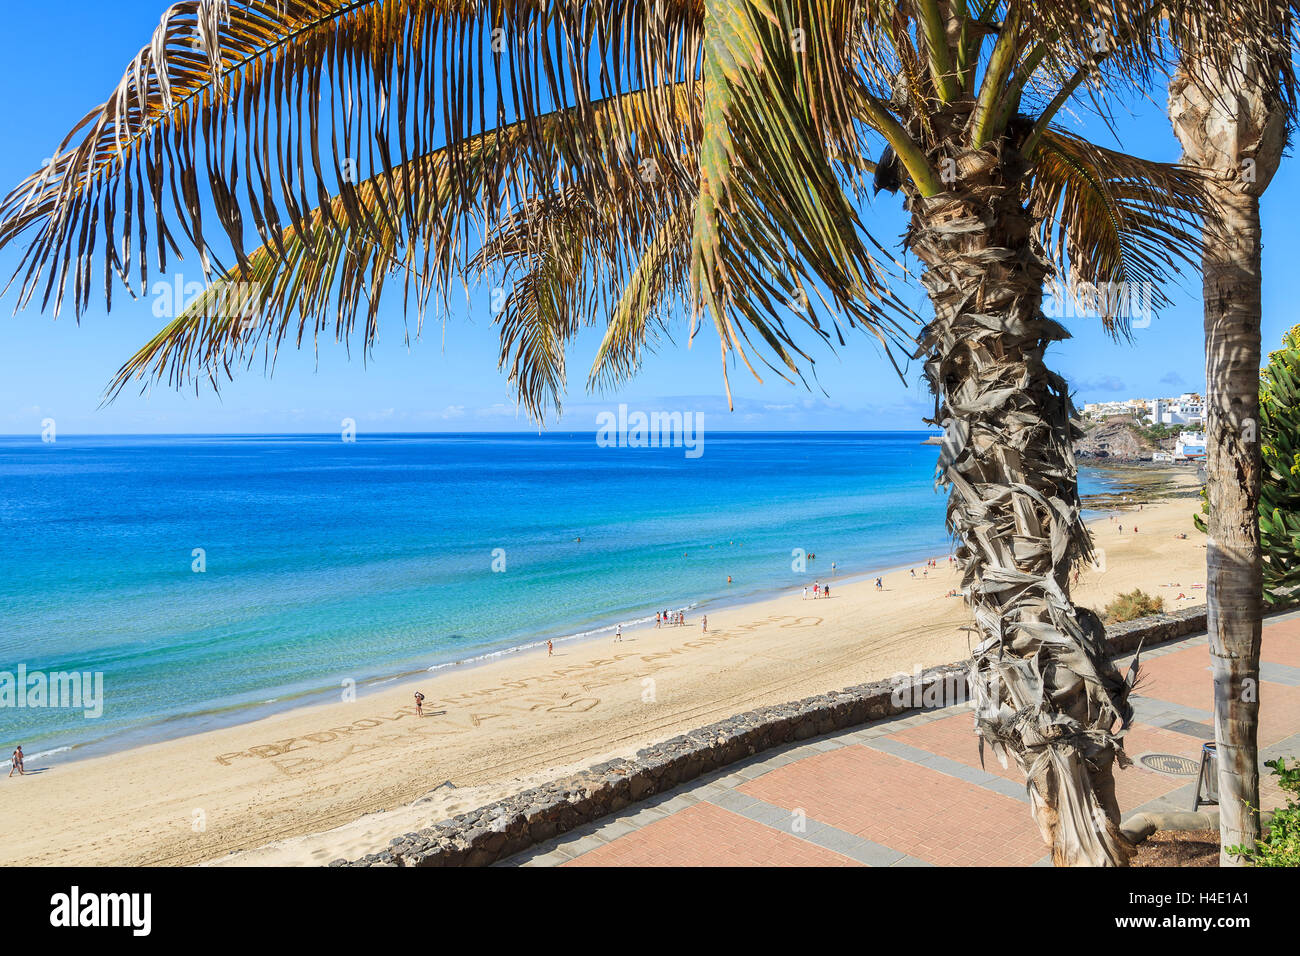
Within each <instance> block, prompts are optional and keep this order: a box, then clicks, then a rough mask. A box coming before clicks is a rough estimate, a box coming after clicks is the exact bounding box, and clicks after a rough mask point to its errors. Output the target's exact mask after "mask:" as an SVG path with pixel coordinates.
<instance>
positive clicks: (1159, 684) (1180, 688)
mask: <svg viewBox="0 0 1300 956" xmlns="http://www.w3.org/2000/svg"><path fill="white" fill-rule="evenodd" d="M1136 693H1137V695H1138V696H1140V697H1154V698H1156V699H1157V700H1165V701H1169V702H1170V703H1171V704H1182V705H1183V706H1184V707H1196V708H1198V709H1200V710H1205V711H1211V712H1212V711H1213V710H1214V684H1213V678H1212V677H1211V675H1210V648H1209V646H1208V645H1205V644H1202V645H1200V646H1199V647H1188V648H1184V649H1183V650H1181V651H1174V652H1173V653H1172V654H1165V655H1163V656H1161V657H1147V658H1143V659H1142V660H1141V662H1140V663H1139V665H1138V685H1137V691H1136Z"/></svg>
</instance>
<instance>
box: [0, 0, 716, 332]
mask: <svg viewBox="0 0 1300 956" xmlns="http://www.w3.org/2000/svg"><path fill="white" fill-rule="evenodd" d="M700 29H701V11H699V10H698V9H696V4H695V3H694V2H692V0H642V2H638V3H635V4H629V3H625V2H622V0H552V2H539V0H475V2H464V0H186V2H182V3H178V4H176V5H174V6H173V7H172V8H170V9H169V10H168V11H167V13H166V14H164V17H163V20H162V23H161V24H160V25H159V27H158V29H157V30H156V31H155V33H154V36H153V39H152V41H151V43H150V44H149V46H148V47H146V48H145V49H144V50H142V51H141V53H140V54H139V55H138V56H137V57H136V58H135V59H134V60H133V61H132V63H131V64H130V65H129V67H128V69H127V71H126V73H125V75H124V77H123V79H122V81H121V82H120V83H119V85H118V87H117V89H116V90H115V91H114V93H113V95H112V97H111V98H110V99H109V100H108V102H106V103H105V104H104V105H103V106H101V107H99V108H97V109H96V110H94V111H92V112H91V113H90V114H88V115H87V117H86V118H85V119H84V120H83V121H82V122H81V123H80V124H78V125H77V127H76V128H74V130H73V131H72V133H71V134H69V136H68V138H67V139H66V140H65V141H64V143H63V145H62V146H61V147H60V149H59V150H58V152H57V154H56V156H55V157H54V160H53V162H52V163H51V164H50V165H49V166H48V167H47V168H46V169H45V170H43V171H42V172H40V173H37V174H36V175H34V176H32V177H30V178H29V179H27V180H26V181H24V183H22V184H20V185H19V187H18V188H17V189H15V190H14V191H13V192H12V193H10V195H9V196H8V197H7V198H6V199H5V200H4V201H3V202H0V248H3V247H5V246H7V245H9V244H11V243H14V242H16V241H17V240H18V239H19V238H20V237H24V238H29V240H30V241H29V242H28V243H27V245H26V248H25V250H24V253H23V255H22V257H21V260H20V263H19V266H18V268H17V270H16V271H15V274H14V281H19V280H20V292H19V296H18V299H19V302H18V304H19V307H22V306H24V305H26V304H28V303H29V302H30V301H31V299H32V297H33V296H34V295H35V294H36V293H37V292H38V291H41V290H43V291H41V299H40V301H41V305H42V307H50V306H52V308H53V310H54V311H55V312H56V313H57V312H58V311H59V310H60V309H61V307H62V305H63V302H64V296H65V291H66V289H67V287H68V286H71V293H72V302H73V304H74V307H75V310H76V311H77V314H80V313H81V311H82V310H83V309H84V308H85V307H86V305H87V304H88V302H89V298H90V295H91V291H92V289H93V287H94V286H93V284H94V281H95V278H96V277H95V276H94V273H95V272H96V266H98V268H99V270H100V271H102V273H103V276H102V278H103V281H104V284H105V296H106V299H107V301H108V303H109V305H110V306H111V298H112V288H113V284H114V283H113V280H112V276H116V277H117V278H118V279H119V280H120V281H121V282H122V283H123V284H124V286H125V287H126V288H127V289H128V290H129V291H132V294H137V293H136V292H135V291H134V289H135V288H137V286H136V283H137V282H138V289H139V292H138V294H143V292H144V290H145V289H146V288H147V286H148V277H149V270H150V267H151V264H150V261H149V259H150V257H149V255H148V252H147V250H148V249H149V244H150V238H151V239H152V242H153V246H154V256H153V259H154V262H153V264H152V265H153V268H156V269H158V270H163V271H165V270H166V269H167V267H168V266H167V260H168V256H169V254H170V255H172V256H177V257H179V256H182V255H183V254H184V251H187V249H186V247H189V248H192V249H194V250H196V251H197V252H198V254H199V260H200V265H201V268H202V271H203V274H204V276H205V277H210V276H211V275H212V274H214V273H221V272H226V271H228V267H227V266H226V265H224V264H223V261H222V260H223V258H226V257H231V258H233V261H234V262H235V263H237V264H238V265H239V266H241V267H243V268H248V266H249V262H248V256H247V254H246V253H245V250H246V249H247V248H249V247H251V245H254V244H255V245H263V246H265V245H268V244H270V245H272V246H274V247H275V248H276V250H277V254H278V253H279V244H280V242H281V239H282V236H283V234H284V232H285V231H286V229H288V228H293V229H294V230H295V231H297V232H299V233H300V235H301V238H302V240H303V241H304V242H305V243H307V244H308V245H309V246H310V245H312V244H313V242H314V235H313V234H312V233H311V232H309V231H307V229H306V223H307V220H308V219H309V211H310V210H312V209H313V208H314V207H321V208H324V209H325V210H326V216H333V215H334V214H335V210H334V209H333V208H332V207H331V206H330V204H329V200H330V197H331V196H339V197H340V198H341V199H342V200H343V201H342V203H341V204H340V205H339V207H338V209H337V212H338V214H339V215H342V216H345V217H352V216H357V215H360V216H362V217H363V218H372V217H382V218H385V219H389V220H405V221H404V222H402V223H400V224H399V223H391V224H390V225H388V226H387V228H388V229H390V230H391V231H393V232H396V233H399V234H404V233H409V232H410V231H412V229H413V223H412V220H413V219H414V218H415V216H416V209H415V205H414V197H415V195H416V193H417V190H415V189H413V188H411V186H410V184H400V185H394V184H392V183H391V182H390V185H389V189H390V191H391V192H393V193H396V192H401V193H402V194H403V195H404V196H405V197H406V201H405V202H403V203H386V204H381V205H377V206H375V207H374V208H371V209H368V210H367V209H363V208H362V207H361V203H360V200H357V199H355V197H354V196H353V195H352V194H353V193H354V191H355V184H357V183H360V182H364V181H367V180H369V179H371V178H373V177H375V176H378V175H387V176H390V177H391V176H393V175H398V174H400V171H402V170H405V169H408V168H409V167H408V165H407V164H408V163H409V162H410V161H411V159H412V157H420V156H427V155H429V154H430V153H432V152H433V151H434V150H436V149H440V148H446V149H447V150H448V163H449V165H450V166H451V168H452V169H454V170H456V171H457V175H453V176H451V177H450V181H451V182H452V183H453V184H456V186H455V188H453V189H451V190H450V191H449V194H448V196H447V197H446V201H445V202H444V203H443V205H442V206H441V207H439V208H438V209H437V210H435V212H436V215H437V217H438V220H439V225H440V227H441V228H442V229H443V230H444V231H445V232H446V233H447V235H448V236H449V237H460V238H461V239H466V235H465V233H466V231H467V229H468V227H469V226H470V224H471V222H472V221H473V217H472V213H473V211H474V210H479V209H483V208H484V207H496V208H499V207H501V206H503V205H508V204H509V201H510V197H513V200H514V201H518V200H519V199H520V198H521V197H522V196H524V195H527V194H532V193H536V192H538V191H539V190H545V189H554V188H557V187H556V186H555V185H554V184H555V182H556V178H557V174H558V173H559V172H560V171H561V170H563V169H564V168H566V167H567V168H572V169H580V170H581V171H582V180H583V182H582V185H583V188H584V189H585V190H586V191H587V193H588V195H589V198H591V199H592V200H593V201H595V200H597V199H599V200H601V201H617V196H616V195H614V191H613V186H612V182H611V179H610V177H608V176H606V175H604V174H603V171H602V170H601V169H599V168H596V167H594V166H592V165H591V164H584V163H583V162H582V159H581V157H582V156H584V155H585V154H587V153H588V152H591V151H593V150H594V147H593V146H592V141H593V140H594V139H596V138H598V136H599V130H597V129H596V128H595V127H594V125H593V124H594V122H595V115H596V112H597V111H596V110H595V109H594V106H593V104H594V103H595V102H596V101H598V100H602V99H604V100H608V101H610V102H613V103H616V104H621V103H622V102H623V100H622V95H623V94H625V93H627V92H630V91H642V93H643V99H644V100H646V102H645V103H644V104H641V105H639V106H638V109H641V110H642V112H643V114H644V115H643V119H644V121H645V122H646V123H648V124H649V126H650V128H651V129H652V130H653V131H654V133H655V136H654V139H655V140H657V141H663V142H667V141H669V140H670V139H671V138H672V136H673V135H674V134H680V133H681V131H682V124H681V123H680V119H679V116H678V115H677V111H676V109H675V106H676V103H677V100H678V97H679V94H678V93H677V92H676V90H675V86H676V85H677V84H685V85H687V86H688V87H691V88H692V89H693V87H694V84H695V77H696V69H695V63H696V62H697V60H698V55H697V53H698V50H699V47H700ZM557 113H558V115H559V116H560V117H561V118H562V119H561V122H562V123H563V125H564V126H565V129H564V130H563V132H562V133H557V132H555V131H554V130H553V129H552V130H551V132H550V136H549V138H547V136H546V133H545V131H544V126H545V124H543V122H542V118H543V117H546V116H548V115H552V114H557ZM632 120H633V117H632V116H630V115H618V116H615V117H613V122H614V123H615V124H616V125H618V126H620V127H626V126H628V125H630V123H631V122H632ZM512 123H521V124H523V132H524V134H525V135H526V137H528V138H529V140H530V142H531V144H532V146H533V147H534V148H532V149H527V150H522V149H521V150H517V151H514V152H512V153H510V154H509V158H508V159H503V160H502V161H501V162H498V163H492V162H484V163H483V170H482V174H481V175H479V176H475V177H462V176H460V175H459V170H460V168H461V166H462V165H463V164H464V163H466V162H467V161H468V157H467V155H466V151H467V150H471V149H472V146H469V145H463V144H469V143H470V142H471V141H472V140H474V138H475V137H477V136H480V135H482V134H484V133H487V132H490V131H491V130H494V129H500V128H502V127H505V126H508V125H510V124H512ZM550 125H551V126H554V124H553V123H552V124H550ZM624 142H625V143H627V145H628V148H629V149H635V140H634V139H632V138H630V137H625V138H624ZM620 159H621V161H622V162H624V163H633V162H635V161H636V159H637V157H636V156H635V155H634V154H630V155H625V156H623V157H621V158H620ZM687 172H693V171H685V170H684V169H683V168H682V167H680V166H677V167H672V166H670V167H669V168H666V169H665V170H664V175H665V176H667V175H670V174H674V173H675V174H679V175H682V174H686V173H687ZM426 212H427V210H426ZM493 215H494V213H492V212H490V211H489V212H488V213H487V214H486V216H487V218H488V219H489V220H491V218H492V217H493ZM214 219H215V222H216V224H217V225H218V226H219V227H220V228H219V229H215V230H214V228H213V220H214ZM250 230H251V231H252V232H254V233H255V234H256V240H257V241H256V243H253V244H250V243H249V237H248V236H247V235H246V231H250ZM150 232H152V236H150V235H149V233H150ZM452 241H453V240H452V238H448V239H447V240H446V242H448V243H451V242H452ZM136 272H138V275H136V276H135V277H134V278H132V274H133V273H136ZM446 278H447V276H446V275H445V274H438V275H435V276H432V277H431V280H434V281H436V280H441V279H446Z"/></svg>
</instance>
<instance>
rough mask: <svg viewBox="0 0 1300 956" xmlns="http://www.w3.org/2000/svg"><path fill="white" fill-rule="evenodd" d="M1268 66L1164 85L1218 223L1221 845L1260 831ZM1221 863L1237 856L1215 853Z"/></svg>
mask: <svg viewBox="0 0 1300 956" xmlns="http://www.w3.org/2000/svg"><path fill="white" fill-rule="evenodd" d="M1277 84H1278V80H1277V74H1276V71H1275V70H1274V69H1273V68H1272V66H1270V65H1269V64H1260V63H1257V62H1255V61H1254V60H1253V59H1251V58H1250V57H1249V56H1248V55H1247V53H1246V51H1245V50H1242V51H1241V53H1240V55H1239V56H1238V58H1237V61H1236V64H1235V65H1234V66H1233V67H1232V68H1231V69H1228V70H1226V71H1224V70H1220V69H1218V68H1216V67H1215V66H1214V65H1213V64H1211V63H1209V62H1208V61H1205V60H1200V59H1196V58H1194V57H1193V58H1189V59H1187V60H1185V61H1184V62H1183V63H1182V65H1181V66H1180V68H1179V71H1178V73H1177V75H1176V76H1175V77H1174V79H1173V80H1172V81H1171V82H1170V84H1169V119H1170V122H1171V123H1172V125H1173V128H1174V133H1175V135H1177V137H1178V140H1179V142H1180V143H1181V144H1182V146H1183V159H1184V162H1188V163H1190V164H1191V165H1194V166H1197V167H1199V168H1200V169H1201V170H1202V171H1203V173H1204V176H1205V182H1206V188H1207V190H1208V191H1209V194H1210V197H1211V199H1212V200H1213V201H1214V203H1215V206H1216V213H1217V215H1218V217H1219V222H1218V223H1213V224H1211V225H1210V226H1209V227H1207V228H1206V229H1205V236H1204V251H1203V253H1202V268H1201V271H1202V276H1203V279H1202V281H1203V292H1204V299H1205V387H1206V392H1207V395H1206V399H1207V401H1206V419H1207V423H1206V435H1205V439H1206V441H1205V444H1206V452H1207V454H1206V458H1207V460H1206V475H1207V478H1208V481H1207V488H1206V497H1207V498H1208V500H1209V516H1208V520H1207V528H1206V530H1207V532H1208V535H1209V540H1208V542H1207V552H1206V562H1207V568H1206V582H1205V583H1206V595H1205V597H1206V604H1207V608H1208V622H1207V623H1208V630H1209V634H1210V659H1211V661H1212V663H1213V670H1214V737H1215V741H1216V743H1217V745H1218V754H1219V836H1220V841H1221V845H1222V846H1225V847H1227V846H1234V845H1239V844H1244V845H1246V846H1254V843H1255V840H1256V839H1257V838H1258V836H1259V816H1258V811H1259V754H1258V741H1257V739H1256V738H1257V731H1258V727H1259V647H1260V628H1261V614H1262V613H1263V588H1264V584H1263V574H1262V565H1261V552H1260V543H1259V487H1260V476H1261V472H1262V465H1261V462H1260V447H1259V435H1258V432H1259V364H1260V226H1259V197H1260V196H1261V195H1262V194H1263V192H1264V190H1266V189H1267V188H1268V184H1269V182H1270V181H1271V180H1272V178H1273V175H1274V173H1275V172H1276V171H1277V167H1278V163H1279V162H1280V161H1281V157H1282V151H1283V148H1284V147H1285V145H1286V130H1287V120H1286V117H1287V111H1286V108H1285V104H1284V101H1283V98H1282V97H1281V95H1280V88H1279V87H1278V85H1277ZM1219 861H1220V863H1221V864H1222V865H1224V866H1234V865H1240V864H1241V863H1243V862H1244V861H1242V860H1238V859H1235V858H1233V857H1231V856H1229V854H1227V853H1226V852H1223V851H1220V855H1219Z"/></svg>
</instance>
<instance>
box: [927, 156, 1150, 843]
mask: <svg viewBox="0 0 1300 956" xmlns="http://www.w3.org/2000/svg"><path fill="white" fill-rule="evenodd" d="M1010 153H1011V151H1010V150H1009V149H1006V148H1004V149H1003V150H1001V151H1000V154H995V152H994V151H993V150H992V149H988V150H970V151H967V152H966V153H964V154H963V155H961V156H959V157H957V158H956V177H955V183H954V185H953V186H952V188H951V189H950V190H949V191H948V192H947V193H944V194H942V195H939V196H937V197H933V198H931V199H921V198H916V199H914V200H913V205H912V223H911V229H910V233H909V237H908V244H909V245H910V247H911V248H912V249H913V250H914V251H915V252H916V254H917V256H918V257H919V258H920V259H921V260H922V261H923V262H924V263H925V266H926V272H925V276H924V279H923V282H924V284H925V286H926V288H927V290H928V291H929V294H930V298H931V301H932V303H933V305H934V310H935V316H934V320H933V322H931V323H930V325H928V326H927V327H926V329H925V330H924V333H923V338H922V353H923V354H924V355H925V356H926V364H925V374H926V378H927V380H928V381H929V383H930V385H931V388H932V389H933V391H934V393H935V396H936V416H935V420H936V422H937V423H940V424H942V425H943V427H944V432H945V437H944V440H943V446H942V449H941V452H940V458H939V466H938V467H939V481H940V483H941V484H944V485H947V486H948V487H949V488H950V495H949V501H948V525H949V528H950V530H951V531H952V532H953V534H955V535H956V536H957V537H958V538H959V539H960V542H961V543H960V545H959V548H958V551H957V554H958V557H959V559H960V560H961V562H962V566H963V569H964V578H963V587H964V588H965V589H966V592H967V600H968V602H969V603H970V605H971V607H972V609H973V612H974V615H975V618H976V621H977V623H978V624H979V628H980V631H981V634H982V638H983V639H982V642H981V643H980V645H979V646H978V647H977V648H976V650H975V654H974V659H973V662H972V679H973V681H972V682H973V696H974V698H975V703H976V708H977V709H976V725H977V729H978V731H979V734H980V736H981V738H982V742H981V749H982V748H983V744H984V743H988V744H990V745H991V746H992V748H993V750H994V751H995V752H996V753H997V755H998V756H999V759H1004V756H1005V754H1007V753H1009V754H1011V755H1012V756H1013V757H1014V758H1015V759H1016V761H1017V762H1018V763H1019V766H1020V767H1021V769H1022V770H1023V772H1024V773H1025V776H1026V781H1027V787H1028V791H1029V796H1030V802H1031V807H1032V810H1033V814H1034V817H1035V819H1036V820H1037V822H1038V825H1039V828H1040V830H1041V832H1042V835H1043V838H1044V840H1045V842H1047V843H1048V845H1050V846H1051V848H1052V858H1053V861H1054V862H1055V863H1056V864H1057V865H1058V866H1071V865H1093V866H1106V865H1111V866H1122V865H1125V864H1126V863H1127V862H1128V859H1129V858H1130V856H1131V853H1132V848H1131V846H1130V844H1129V843H1128V841H1127V840H1125V839H1124V837H1123V836H1122V835H1121V834H1120V832H1119V822H1120V819H1119V806H1118V803H1117V802H1116V799H1115V786H1114V777H1113V772H1114V769H1115V764H1116V762H1117V761H1118V762H1121V763H1125V762H1127V758H1126V757H1125V756H1124V751H1123V746H1122V743H1121V738H1122V735H1123V732H1124V730H1125V728H1126V727H1127V726H1128V723H1129V721H1130V719H1131V717H1132V709H1131V707H1130V706H1129V704H1128V691H1129V685H1128V682H1127V681H1126V680H1125V679H1124V678H1123V677H1122V676H1121V675H1120V674H1119V672H1118V671H1117V670H1116V668H1115V666H1114V665H1113V664H1112V663H1111V662H1110V660H1109V659H1108V657H1107V656H1106V653H1105V649H1104V633H1105V632H1104V628H1103V626H1102V624H1101V622H1100V620H1099V619H1098V618H1097V616H1096V615H1095V614H1093V613H1092V612H1091V611H1088V610H1086V609H1083V608H1077V607H1075V606H1074V605H1073V604H1072V603H1071V601H1070V596H1069V585H1070V572H1071V571H1072V569H1073V568H1074V566H1075V565H1076V563H1078V562H1080V561H1084V560H1087V559H1088V558H1090V557H1091V555H1092V549H1091V541H1090V538H1089V534H1088V531H1087V528H1086V527H1085V526H1084V524H1083V522H1082V520H1081V517H1080V502H1079V493H1078V480H1077V469H1076V465H1075V460H1074V447H1073V441H1074V439H1075V437H1077V435H1078V429H1077V426H1076V424H1075V416H1074V408H1073V405H1072V403H1071V401H1070V398H1069V394H1068V391H1067V388H1066V384H1065V382H1064V380H1063V379H1062V378H1061V377H1060V376H1059V375H1057V374H1056V373H1054V372H1052V371H1051V370H1050V369H1048V367H1047V365H1046V364H1045V361H1044V353H1045V352H1046V350H1047V348H1048V346H1049V345H1050V344H1051V343H1052V342H1054V341H1058V340H1060V339H1064V338H1067V337H1068V333H1067V332H1066V331H1065V329H1064V328H1063V327H1062V326H1061V325H1060V324H1059V323H1058V322H1055V321H1053V320H1051V319H1049V318H1047V317H1046V316H1044V315H1043V311H1042V298H1043V284H1044V281H1045V279H1046V278H1047V276H1048V274H1049V266H1048V264H1047V262H1046V261H1045V260H1044V258H1043V257H1042V255H1041V254H1040V252H1039V250H1038V248H1037V244H1036V241H1035V239H1034V234H1033V226H1034V223H1033V220H1032V218H1031V217H1030V215H1029V214H1028V212H1027V211H1026V210H1025V208H1024V207H1023V205H1022V204H1021V202H1020V200H1019V189H1018V188H1016V186H1017V184H1018V183H1019V182H1020V181H1021V178H1020V177H1021V173H1022V172H1023V167H1020V168H1011V167H1012V166H1015V165H1018V164H1019V160H1018V158H1017V157H1015V156H1014V155H1011V154H1010ZM1008 184H1010V185H1008Z"/></svg>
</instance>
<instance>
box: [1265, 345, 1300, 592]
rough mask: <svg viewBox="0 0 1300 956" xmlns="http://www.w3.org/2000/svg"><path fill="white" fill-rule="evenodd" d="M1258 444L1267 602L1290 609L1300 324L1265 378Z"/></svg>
mask: <svg viewBox="0 0 1300 956" xmlns="http://www.w3.org/2000/svg"><path fill="white" fill-rule="evenodd" d="M1259 439H1260V453H1261V456H1262V458H1263V462H1264V474H1263V487H1262V488H1261V489H1260V496H1259V536H1260V544H1261V545H1262V548H1263V551H1264V600H1265V601H1268V602H1269V603H1270V604H1288V603H1290V602H1291V601H1293V600H1295V598H1296V597H1300V325H1297V326H1295V327H1294V328H1293V329H1291V331H1290V332H1288V333H1287V334H1286V335H1285V336H1283V337H1282V347H1281V348H1280V349H1278V350H1277V351H1276V352H1273V353H1271V354H1270V355H1269V357H1268V364H1267V365H1266V366H1264V370H1263V371H1262V372H1261V373H1260V376H1259Z"/></svg>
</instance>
